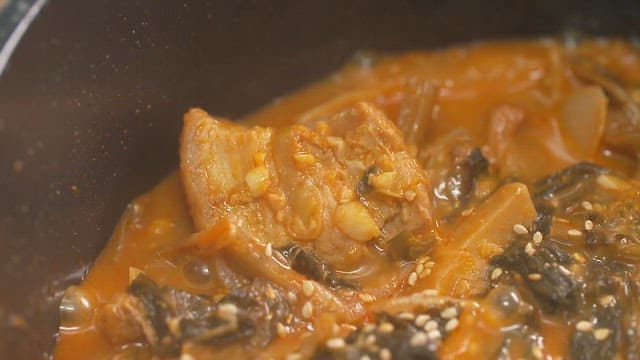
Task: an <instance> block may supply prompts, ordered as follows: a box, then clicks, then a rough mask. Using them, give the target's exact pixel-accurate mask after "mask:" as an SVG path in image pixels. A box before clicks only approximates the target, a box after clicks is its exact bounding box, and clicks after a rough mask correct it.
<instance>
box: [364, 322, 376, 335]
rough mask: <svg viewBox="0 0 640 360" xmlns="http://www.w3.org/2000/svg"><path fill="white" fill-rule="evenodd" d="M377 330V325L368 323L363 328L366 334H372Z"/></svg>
mask: <svg viewBox="0 0 640 360" xmlns="http://www.w3.org/2000/svg"><path fill="white" fill-rule="evenodd" d="M375 329H376V325H375V324H372V323H366V324H364V326H363V327H362V330H364V332H367V333H369V332H372V331H373V330H375Z"/></svg>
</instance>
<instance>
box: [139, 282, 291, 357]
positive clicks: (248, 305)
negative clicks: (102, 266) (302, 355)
mask: <svg viewBox="0 0 640 360" xmlns="http://www.w3.org/2000/svg"><path fill="white" fill-rule="evenodd" d="M129 294H130V296H133V297H135V298H136V299H138V300H139V301H140V302H141V304H142V308H141V309H140V311H141V312H140V313H138V314H134V317H135V319H136V320H137V321H139V325H140V326H141V327H142V328H143V329H144V334H145V337H146V339H147V342H149V344H150V345H151V346H152V348H153V350H154V352H155V353H156V354H158V355H161V356H176V355H179V354H180V348H181V344H182V343H183V342H196V343H201V344H212V345H215V344H222V345H224V344H229V343H232V342H236V341H245V342H248V343H249V344H251V345H254V346H259V347H264V346H267V345H268V344H269V343H270V342H271V340H273V338H274V337H275V334H276V326H277V323H278V322H282V323H286V321H287V317H288V316H289V314H290V309H289V304H288V302H287V300H286V298H285V296H284V294H283V291H282V290H281V289H279V288H278V287H277V286H275V285H273V284H270V283H269V282H267V281H266V280H263V279H255V280H254V281H253V282H252V283H251V284H249V285H247V286H243V287H239V288H235V289H231V290H230V292H229V293H228V294H227V295H226V296H225V297H224V298H222V299H221V300H220V301H219V302H214V301H213V300H211V299H209V298H208V297H205V296H199V295H194V294H191V293H189V292H186V291H182V290H177V289H172V288H169V287H160V286H158V285H157V284H156V283H155V282H154V281H153V280H151V279H149V278H148V277H147V276H145V275H143V274H141V275H138V277H137V278H136V279H135V280H134V281H133V282H132V283H131V285H130V287H129Z"/></svg>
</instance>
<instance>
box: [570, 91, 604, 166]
mask: <svg viewBox="0 0 640 360" xmlns="http://www.w3.org/2000/svg"><path fill="white" fill-rule="evenodd" d="M607 103H608V101H607V97H606V96H605V94H604V92H603V91H602V89H601V88H600V87H599V86H585V87H581V88H578V89H576V90H575V91H574V92H573V94H571V96H569V98H568V99H567V100H566V101H565V103H564V105H563V107H562V115H561V119H562V120H561V124H562V130H563V131H564V138H565V142H568V144H567V145H568V147H569V149H571V150H572V154H573V155H574V156H575V157H576V158H577V159H592V158H593V157H594V156H595V155H596V154H597V151H598V148H599V145H600V143H601V142H602V136H603V134H604V130H605V125H606V120H607Z"/></svg>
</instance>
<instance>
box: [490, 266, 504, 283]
mask: <svg viewBox="0 0 640 360" xmlns="http://www.w3.org/2000/svg"><path fill="white" fill-rule="evenodd" d="M502 273H503V270H502V268H499V267H497V268H495V269H493V270H492V271H491V280H498V278H500V276H502Z"/></svg>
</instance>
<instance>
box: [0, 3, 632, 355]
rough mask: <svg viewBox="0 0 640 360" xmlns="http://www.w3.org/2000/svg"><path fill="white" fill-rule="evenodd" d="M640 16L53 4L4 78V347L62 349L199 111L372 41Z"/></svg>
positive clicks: (620, 31) (290, 81)
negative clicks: (127, 214) (61, 331)
mask: <svg viewBox="0 0 640 360" xmlns="http://www.w3.org/2000/svg"><path fill="white" fill-rule="evenodd" d="M638 19H640V3H639V2H638V1H637V0H628V1H622V0H616V1H601V2H593V1H530V2H524V1H512V0H503V1H460V0H448V1H444V0H441V1H360V2H351V1H329V0H323V1H313V2H311V1H309V2H307V1H290V2H283V1H277V2H274V1H268V2H250V1H184V2H183V1H157V0H155V1H154V0H140V1H133V0H92V1H86V0H51V2H50V3H49V4H47V5H46V6H45V8H44V10H43V11H42V13H41V14H40V15H39V17H38V18H37V19H36V21H35V22H34V23H33V24H32V26H31V28H30V30H29V31H28V33H27V34H26V36H25V37H24V38H23V40H22V42H21V44H20V46H19V47H18V49H17V51H16V52H15V54H14V56H13V58H12V60H11V62H10V64H9V67H8V68H7V70H6V71H5V73H4V74H3V75H2V77H0V354H1V355H0V357H2V358H12V359H20V358H25V359H26V358H38V357H41V356H42V353H45V352H47V353H49V352H50V351H51V348H52V345H53V339H54V338H53V336H54V333H55V329H56V321H57V319H56V318H57V313H56V307H57V303H56V302H57V299H58V295H59V292H60V290H61V289H63V288H64V287H65V286H67V285H68V284H70V283H72V282H74V281H77V280H78V279H79V278H80V276H82V274H83V271H84V270H85V269H86V268H87V267H88V266H89V264H91V262H92V260H93V259H94V258H95V257H96V255H97V254H98V253H99V251H100V249H101V248H102V246H103V245H104V244H105V241H106V240H107V239H108V237H109V235H110V233H111V231H112V229H113V227H114V225H115V223H116V221H117V219H118V216H119V214H120V213H121V211H122V210H123V209H124V207H125V205H126V204H127V202H128V201H129V200H130V199H131V198H132V197H134V196H135V195H137V194H139V193H141V192H143V191H145V190H146V189H148V188H149V187H151V186H153V185H154V184H155V183H156V182H157V181H158V180H159V179H160V178H161V177H163V176H164V175H166V174H168V173H169V172H170V171H171V170H172V169H174V168H175V167H176V166H177V161H178V160H177V155H176V154H177V136H178V132H179V129H180V125H181V115H182V113H183V112H184V111H185V110H186V109H187V108H189V107H190V106H195V105H199V106H203V107H205V108H207V109H208V110H210V111H211V112H213V113H215V114H218V115H224V116H229V117H238V116H240V115H242V114H245V113H247V112H250V111H252V110H255V109H256V108H257V107H259V106H261V105H263V104H265V103H266V102H267V101H269V100H270V99H272V98H274V97H276V96H279V95H282V94H285V93H287V92H290V91H292V90H294V89H296V88H299V87H301V86H303V85H304V84H307V83H309V82H311V81H313V80H315V79H318V78H321V77H322V76H324V75H326V74H328V73H329V72H331V71H332V70H334V69H336V68H337V67H339V65H340V64H341V63H343V62H344V61H345V60H346V59H348V57H349V56H350V55H351V54H352V53H353V52H354V51H355V50H358V49H377V50H382V51H400V50H406V49H414V48H432V47H439V46H446V45H450V44H452V43H456V42H468V41H475V40H481V39H487V38H495V37H523V36H526V37H530V36H537V35H540V34H560V33H562V32H563V31H565V30H566V29H569V28H572V29H578V30H581V31H585V32H587V33H598V34H614V35H634V34H638V33H640V21H639V20H638ZM21 318H22V319H24V320H25V322H26V323H24V324H23V323H22V322H20V321H18V320H19V319H21Z"/></svg>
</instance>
